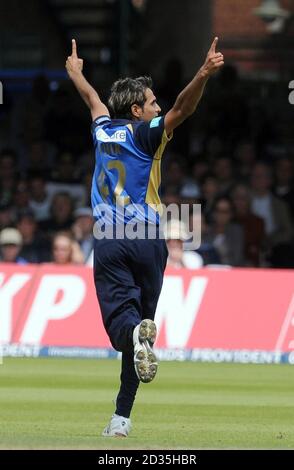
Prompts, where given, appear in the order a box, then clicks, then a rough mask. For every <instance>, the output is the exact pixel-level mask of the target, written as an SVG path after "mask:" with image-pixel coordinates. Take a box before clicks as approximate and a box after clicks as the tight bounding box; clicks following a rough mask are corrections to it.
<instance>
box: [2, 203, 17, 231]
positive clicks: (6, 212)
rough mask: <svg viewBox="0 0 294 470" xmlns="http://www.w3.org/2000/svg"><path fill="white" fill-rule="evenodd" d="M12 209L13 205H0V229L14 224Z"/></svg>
mask: <svg viewBox="0 0 294 470" xmlns="http://www.w3.org/2000/svg"><path fill="white" fill-rule="evenodd" d="M14 219H15V215H14V211H13V207H12V206H10V205H8V204H5V205H1V206H0V231H1V230H3V229H4V228H7V227H11V226H12V225H14Z"/></svg>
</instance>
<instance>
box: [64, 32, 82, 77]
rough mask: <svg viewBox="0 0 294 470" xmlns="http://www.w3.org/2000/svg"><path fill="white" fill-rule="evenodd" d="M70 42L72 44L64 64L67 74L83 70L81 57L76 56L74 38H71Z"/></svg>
mask: <svg viewBox="0 0 294 470" xmlns="http://www.w3.org/2000/svg"><path fill="white" fill-rule="evenodd" d="M71 44H72V51H71V55H70V56H68V58H67V61H66V64H65V67H66V70H67V73H68V75H69V76H71V75H72V74H74V73H77V72H82V70H83V59H80V58H79V57H78V53H77V44H76V41H75V39H72V41H71Z"/></svg>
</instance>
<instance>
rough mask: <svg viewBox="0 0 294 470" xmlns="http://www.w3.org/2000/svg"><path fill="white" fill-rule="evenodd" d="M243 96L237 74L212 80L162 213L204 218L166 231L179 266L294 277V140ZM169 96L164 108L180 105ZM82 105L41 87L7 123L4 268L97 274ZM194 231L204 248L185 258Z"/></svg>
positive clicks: (172, 152)
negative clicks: (172, 210) (71, 267)
mask: <svg viewBox="0 0 294 470" xmlns="http://www.w3.org/2000/svg"><path fill="white" fill-rule="evenodd" d="M241 85H242V82H241V81H240V80H239V79H238V77H237V75H236V71H235V70H234V69H233V68H231V70H230V69H229V70H225V71H224V72H223V74H222V75H220V76H219V77H218V78H217V79H215V81H214V82H213V83H212V85H211V88H208V91H207V92H206V96H205V97H204V98H203V104H201V105H200V107H199V110H198V111H197V112H196V115H195V117H194V118H193V119H191V120H190V121H188V122H187V123H185V124H184V125H183V126H182V128H181V129H179V131H178V132H177V130H176V131H175V136H174V139H173V141H172V142H171V144H170V146H168V148H167V151H166V154H165V156H164V157H163V168H162V186H161V194H162V202H163V203H164V204H166V205H168V204H171V203H173V204H177V205H180V204H181V203H186V204H190V206H191V207H192V204H195V203H197V204H201V208H202V214H201V220H200V219H199V217H198V216H197V215H195V214H194V213H193V212H192V210H191V215H190V222H189V224H188V225H189V226H187V224H186V226H185V224H184V222H177V223H176V222H175V221H170V222H169V225H170V227H169V231H168V233H169V234H168V235H167V244H168V248H169V253H170V256H169V264H170V265H171V266H174V267H188V268H191V269H197V268H199V267H201V266H206V265H223V266H240V267H274V268H293V267H294V163H293V160H294V158H293V156H294V142H293V138H292V139H291V134H290V133H289V131H288V128H287V126H288V123H287V121H286V122H284V127H281V126H280V124H277V123H276V117H275V115H274V113H272V114H271V113H269V112H267V108H266V106H265V105H264V103H262V98H259V99H258V94H256V95H255V100H253V99H252V96H251V99H249V93H248V91H247V92H246V91H245V92H243V91H242V86H241ZM167 90H168V87H165V86H164V83H163V84H162V85H161V87H159V93H158V96H157V98H158V101H159V103H160V104H162V103H161V101H162V102H163V108H168V106H170V103H172V100H173V99H174V98H175V97H174V96H171V95H172V94H173V93H175V91H173V90H172V89H171V91H170V95H168V96H167V95H166V92H167ZM155 91H156V88H155ZM247 98H248V99H247ZM81 106H82V105H81V103H79V102H77V101H76V97H75V92H74V90H72V89H71V85H70V83H68V82H65V83H64V84H61V86H60V87H59V88H58V89H57V91H54V92H53V91H51V90H50V87H49V82H48V81H47V80H46V79H45V77H37V78H36V79H35V81H34V84H33V87H32V92H31V93H30V95H25V96H24V97H22V98H21V99H18V100H16V101H15V102H13V100H12V102H11V105H10V107H9V108H8V109H6V114H5V115H3V114H2V115H1V116H0V126H1V124H3V123H6V133H8V137H7V138H6V140H5V143H4V144H3V145H2V144H1V142H0V261H1V262H16V263H19V264H25V263H43V262H54V263H57V264H62V265H64V264H68V263H75V264H88V265H91V263H92V249H93V223H94V222H93V217H92V210H91V208H90V206H91V204H90V188H91V179H92V171H93V168H94V151H93V148H92V142H91V135H90V124H91V123H90V120H89V117H88V115H87V114H86V112H85V110H84V109H83V108H82V107H81ZM7 123H8V125H7ZM7 129H8V130H7ZM2 137H3V133H2ZM195 227H196V229H199V227H201V245H200V247H199V248H197V249H195V250H194V251H193V252H188V251H186V250H185V247H186V244H187V242H188V230H190V231H191V230H192V231H193V230H195Z"/></svg>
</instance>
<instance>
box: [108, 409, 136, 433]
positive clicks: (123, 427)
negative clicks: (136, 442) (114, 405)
mask: <svg viewBox="0 0 294 470" xmlns="http://www.w3.org/2000/svg"><path fill="white" fill-rule="evenodd" d="M131 428H132V424H131V420H130V418H125V417H124V416H119V415H116V414H113V415H112V417H111V420H110V421H109V424H108V425H107V426H106V428H105V429H104V431H103V433H102V436H103V437H127V436H128V435H129V432H130V431H131Z"/></svg>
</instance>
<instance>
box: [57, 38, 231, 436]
mask: <svg viewBox="0 0 294 470" xmlns="http://www.w3.org/2000/svg"><path fill="white" fill-rule="evenodd" d="M217 41H218V38H215V39H214V41H213V42H212V45H211V47H210V49H209V51H208V54H207V57H206V60H205V62H204V64H203V65H202V67H201V68H200V69H199V71H198V72H197V73H196V75H195V76H194V78H193V79H192V81H191V82H190V83H189V84H188V85H187V86H186V88H185V89H184V90H182V91H181V92H180V94H179V95H178V97H177V99H176V101H175V103H174V105H173V107H172V108H171V109H170V110H169V111H168V112H167V114H166V115H165V116H160V112H161V109H160V107H159V105H158V103H157V100H156V96H155V95H154V92H153V89H152V81H151V78H149V77H138V78H122V79H119V80H118V81H116V82H115V83H114V84H113V86H112V88H111V93H110V98H109V100H108V106H106V105H105V104H104V103H103V102H102V101H101V99H100V97H99V94H98V93H97V91H96V90H94V88H93V87H92V86H91V85H90V84H89V83H88V81H87V80H86V78H85V77H84V75H83V73H82V70H83V60H82V59H80V58H79V57H78V54H77V45H76V41H75V40H74V39H73V40H72V53H71V56H69V57H68V58H67V61H66V69H67V72H68V75H69V77H70V79H71V80H72V81H73V83H74V85H75V87H76V89H77V90H78V92H79V93H80V95H81V97H82V98H83V100H84V101H85V103H86V105H87V106H88V108H89V110H90V112H91V116H92V136H93V142H94V147H95V159H96V161H95V163H96V165H95V171H94V175H93V182H92V193H91V199H92V207H93V214H94V217H95V219H96V223H97V224H98V225H97V227H99V228H100V229H101V230H99V236H97V237H96V239H95V242H94V281H95V286H96V292H97V298H98V300H99V304H100V308H101V313H102V317H103V323H104V326H105V329H106V331H107V334H108V336H109V338H110V341H111V343H112V345H113V347H114V348H115V349H116V350H118V351H121V352H122V366H121V376H120V379H121V385H120V390H119V393H118V396H117V399H116V410H115V413H114V414H113V415H112V417H111V419H110V422H109V424H108V425H107V427H106V428H105V429H104V431H103V433H102V435H103V436H123V437H126V436H128V434H129V432H130V430H131V420H130V414H131V410H132V407H133V403H134V400H135V395H136V392H137V389H138V386H139V382H140V381H141V382H145V383H148V382H151V381H152V380H153V379H154V377H155V375H156V372H157V368H158V361H157V359H156V356H155V354H154V351H153V344H154V342H155V339H156V334H157V332H156V325H155V323H154V315H155V310H156V305H157V301H158V298H159V294H160V291H161V287H162V282H163V273H164V269H165V266H166V261H167V256H168V252H167V247H166V243H165V240H164V239H163V238H162V237H161V236H160V231H159V230H157V228H158V227H159V222H160V196H159V187H160V182H161V176H160V167H161V158H162V155H163V152H164V149H165V147H166V144H167V143H168V141H169V140H170V139H171V138H172V135H173V131H174V129H175V128H176V127H178V126H179V125H180V124H181V123H182V122H183V121H184V120H185V119H187V118H188V117H189V116H191V114H193V113H194V111H195V109H196V108H197V105H198V102H199V100H200V98H201V96H202V94H203V90H204V87H205V84H206V83H207V80H208V79H209V77H210V76H211V75H212V74H213V73H215V72H216V71H217V70H218V69H219V68H220V67H222V65H223V64H224V58H223V55H222V54H221V53H220V52H216V46H217ZM171 80H172V77H171ZM134 221H135V223H136V224H137V225H138V226H140V228H141V229H142V227H143V235H144V236H141V237H138V238H134V237H128V236H126V233H124V234H123V236H122V237H121V236H118V233H117V232H118V231H120V229H121V228H123V229H124V228H126V227H128V226H129V225H130V224H133V225H132V226H134ZM95 225H96V224H95ZM149 225H151V226H152V227H153V228H154V227H155V236H152V237H149V236H148V233H149V232H148V226H149ZM102 227H103V229H105V233H108V234H109V233H111V236H105V237H102V236H101V233H103V230H102ZM109 228H112V229H113V228H114V230H112V232H110V231H109V230H107V229H109ZM118 229H119V230H118ZM141 234H142V230H141ZM153 234H154V232H153Z"/></svg>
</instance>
